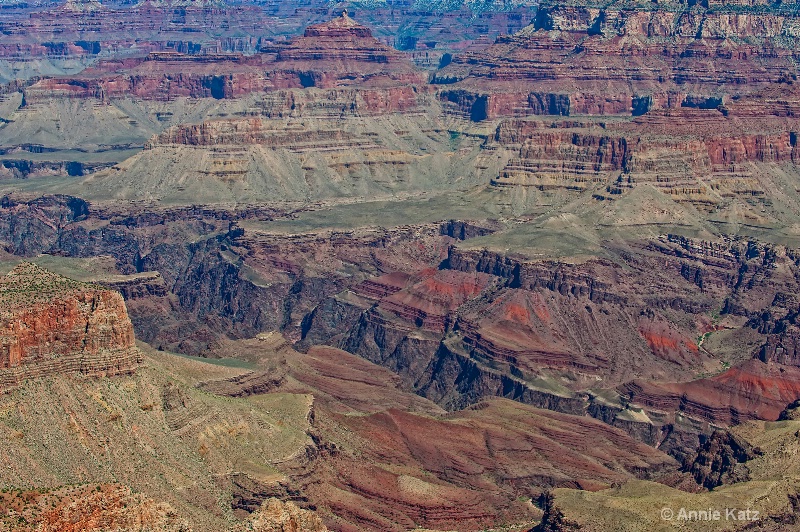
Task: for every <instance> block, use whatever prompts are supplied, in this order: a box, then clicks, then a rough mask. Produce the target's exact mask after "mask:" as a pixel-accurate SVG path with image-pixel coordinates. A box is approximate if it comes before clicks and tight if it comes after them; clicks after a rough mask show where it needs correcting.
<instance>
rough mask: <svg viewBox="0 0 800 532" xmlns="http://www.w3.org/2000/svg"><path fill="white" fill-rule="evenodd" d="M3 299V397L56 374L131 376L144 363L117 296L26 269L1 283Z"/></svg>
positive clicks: (0, 371)
mask: <svg viewBox="0 0 800 532" xmlns="http://www.w3.org/2000/svg"><path fill="white" fill-rule="evenodd" d="M0 299H2V303H3V315H2V318H1V319H2V334H1V336H2V338H3V342H2V346H0V378H1V379H2V391H3V392H7V391H9V390H10V389H12V388H13V387H15V386H16V385H18V384H19V383H20V381H22V380H23V379H27V378H31V377H38V376H44V375H49V374H54V373H71V372H76V373H80V374H83V375H92V376H101V375H102V376H105V375H114V374H119V373H129V372H132V371H133V370H134V369H135V368H136V366H137V365H138V363H139V361H140V358H141V355H140V354H139V352H138V350H137V349H136V346H135V344H134V335H133V326H132V325H131V322H130V320H129V319H128V315H127V312H126V310H125V303H124V302H123V299H122V297H121V296H120V295H119V294H118V293H115V292H111V291H108V290H103V289H101V288H99V287H95V286H92V285H88V284H83V283H78V282H75V281H71V280H69V279H67V278H65V277H61V276H59V275H56V274H53V273H50V272H48V271H46V270H43V269H41V268H39V267H38V266H36V265H34V264H31V263H22V264H20V265H19V266H17V267H16V268H14V269H13V270H12V271H11V272H9V273H8V274H7V275H6V276H5V277H3V278H2V279H1V280H0Z"/></svg>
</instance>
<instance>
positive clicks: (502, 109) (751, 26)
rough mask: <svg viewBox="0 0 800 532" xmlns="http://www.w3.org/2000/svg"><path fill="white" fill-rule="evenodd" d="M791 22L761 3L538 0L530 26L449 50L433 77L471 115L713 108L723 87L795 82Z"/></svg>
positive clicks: (731, 90) (455, 106) (452, 103)
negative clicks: (545, 1) (550, 1)
mask: <svg viewBox="0 0 800 532" xmlns="http://www.w3.org/2000/svg"><path fill="white" fill-rule="evenodd" d="M795 23H796V16H795V15H793V14H790V13H788V12H783V11H776V10H773V9H771V8H769V7H767V6H761V7H760V8H759V9H753V10H750V11H748V12H746V13H724V12H719V11H718V10H707V11H704V10H699V9H688V8H686V7H683V6H680V5H677V6H666V8H661V7H658V8H641V7H632V8H625V7H623V6H620V7H616V6H613V7H608V8H606V9H603V10H600V9H592V8H587V7H581V6H564V5H558V4H557V5H543V6H541V7H540V11H539V14H538V15H537V20H536V22H535V24H534V25H533V26H531V27H529V28H526V29H525V30H522V31H520V32H518V33H517V34H515V35H512V36H504V37H499V38H498V39H497V41H496V43H495V44H494V45H493V46H491V47H489V48H487V49H485V50H482V51H478V52H474V53H470V54H463V55H461V56H459V57H457V58H455V60H454V61H453V63H452V64H451V65H449V66H448V67H447V68H445V69H443V70H442V71H441V72H439V73H438V74H437V76H436V79H435V81H436V82H438V83H443V84H449V83H455V84H454V85H452V86H449V87H446V88H445V89H444V90H443V91H442V99H443V100H444V101H445V102H446V103H447V105H448V106H449V107H450V108H451V109H452V110H453V111H454V112H458V113H462V114H466V115H467V116H471V117H473V118H474V119H485V118H493V117H498V116H509V115H512V116H513V115H516V116H519V115H529V114H554V115H569V114H573V115H577V114H595V115H598V114H599V115H615V114H627V115H629V114H631V113H632V112H633V113H634V114H641V113H642V112H645V111H647V110H650V109H652V108H672V107H677V106H681V105H686V106H701V107H703V106H709V107H716V106H717V105H719V104H721V103H722V100H723V99H724V97H725V96H734V95H743V94H748V93H751V92H753V91H754V90H757V89H759V88H762V87H764V86H766V85H769V84H775V83H784V82H787V81H792V78H791V72H793V67H792V64H793V62H794V61H795V59H796V47H795V46H793V45H791V44H787V43H794V42H795V39H796V37H795V34H794V30H793V29H792V28H794V24H795ZM787 76H788V77H787Z"/></svg>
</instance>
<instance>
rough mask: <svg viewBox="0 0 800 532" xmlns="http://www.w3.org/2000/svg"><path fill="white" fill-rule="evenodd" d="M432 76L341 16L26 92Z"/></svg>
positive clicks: (198, 94)
mask: <svg viewBox="0 0 800 532" xmlns="http://www.w3.org/2000/svg"><path fill="white" fill-rule="evenodd" d="M427 82H428V75H427V73H425V72H424V71H421V70H419V69H417V68H416V67H415V66H414V65H413V64H412V63H411V61H410V60H409V58H408V57H407V56H405V55H404V54H402V53H401V52H398V51H397V50H394V49H392V48H390V47H388V46H386V45H385V44H383V43H382V42H380V41H379V40H378V39H376V38H375V37H373V36H372V32H371V30H370V29H369V28H367V27H365V26H362V25H360V24H358V23H356V22H355V21H354V20H352V19H351V18H349V17H346V16H343V17H339V18H336V19H334V20H331V21H329V22H326V23H323V24H317V25H312V26H309V28H308V29H307V30H306V32H305V34H304V35H302V36H299V37H295V38H292V39H290V40H289V41H288V42H285V43H278V42H275V43H270V44H265V45H264V47H263V48H262V49H261V50H260V53H257V54H254V55H244V54H242V53H239V52H232V53H222V54H205V55H192V54H185V53H178V52H171V51H170V52H152V53H150V54H149V55H148V56H147V57H145V58H134V59H112V60H105V61H101V62H99V63H98V64H97V65H95V66H94V67H92V68H89V69H87V70H86V71H84V72H82V73H81V74H79V75H75V76H71V77H69V78H45V79H41V80H32V83H31V84H30V86H27V87H25V88H24V89H23V92H24V94H25V102H26V104H28V105H29V104H33V103H36V102H39V101H44V100H47V99H65V98H67V99H69V98H83V99H99V100H103V101H108V100H112V99H119V98H125V97H131V96H133V97H136V98H141V99H144V100H165V101H169V100H174V99H175V98H181V97H184V98H211V99H231V98H238V97H242V96H245V95H247V94H251V93H254V92H262V91H273V90H281V89H302V88H308V87H318V88H323V89H331V88H338V87H357V88H359V89H372V90H375V89H382V88H392V87H398V86H408V85H426V84H427ZM390 110H391V109H390Z"/></svg>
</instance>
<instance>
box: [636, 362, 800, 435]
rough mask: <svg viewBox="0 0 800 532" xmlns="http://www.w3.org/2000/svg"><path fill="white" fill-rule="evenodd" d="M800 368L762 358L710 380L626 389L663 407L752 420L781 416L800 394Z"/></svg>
mask: <svg viewBox="0 0 800 532" xmlns="http://www.w3.org/2000/svg"><path fill="white" fill-rule="evenodd" d="M799 383H800V370H798V368H796V367H787V366H781V365H780V364H774V363H773V364H765V363H763V362H761V361H758V360H750V361H747V362H746V363H744V364H742V365H740V366H737V367H735V368H731V369H729V370H728V371H726V372H724V373H722V374H720V375H717V376H715V377H712V378H708V379H700V380H696V381H691V382H686V383H653V382H643V381H636V382H632V383H629V384H627V385H625V386H624V387H622V388H621V390H622V391H623V392H625V393H627V394H628V396H629V397H630V398H631V400H632V401H633V402H634V403H635V404H637V405H641V406H644V407H646V408H648V409H652V410H655V411H659V412H668V413H669V412H681V413H683V414H685V415H687V416H690V417H693V418H695V419H702V420H705V421H708V422H711V423H715V424H718V425H732V424H737V423H742V422H744V421H748V420H751V419H765V420H769V421H775V420H777V419H778V416H779V415H780V413H781V412H782V411H783V409H784V408H786V405H787V404H789V403H791V402H792V401H795V400H796V399H797V398H798V397H800V384H799Z"/></svg>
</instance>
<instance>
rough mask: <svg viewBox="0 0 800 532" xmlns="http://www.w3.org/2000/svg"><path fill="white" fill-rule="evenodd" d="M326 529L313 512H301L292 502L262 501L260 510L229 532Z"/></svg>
mask: <svg viewBox="0 0 800 532" xmlns="http://www.w3.org/2000/svg"><path fill="white" fill-rule="evenodd" d="M327 530H328V529H327V527H325V525H324V524H323V523H322V520H321V519H320V518H319V517H318V516H317V515H315V514H314V513H313V512H309V511H308V510H302V509H300V508H298V507H297V505H295V504H294V503H293V502H286V503H284V502H281V501H279V500H278V499H268V500H266V501H264V503H263V504H262V505H261V508H259V509H258V510H256V511H255V512H253V513H252V514H250V517H248V518H247V521H246V522H245V523H241V524H239V525H236V526H235V527H233V528H232V529H231V532H249V531H252V532H327Z"/></svg>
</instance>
